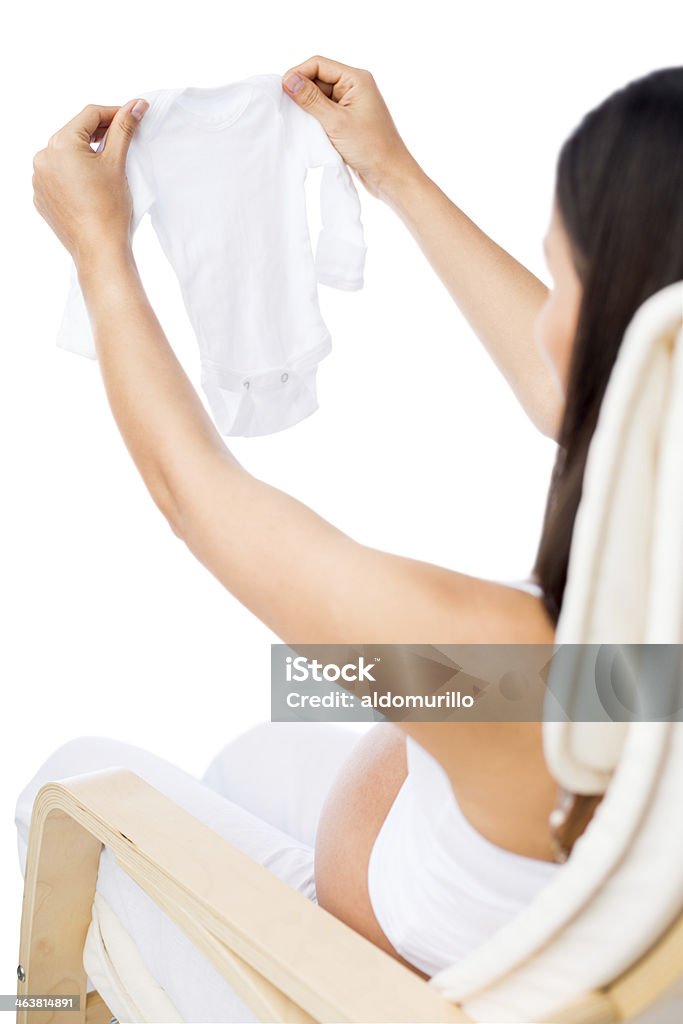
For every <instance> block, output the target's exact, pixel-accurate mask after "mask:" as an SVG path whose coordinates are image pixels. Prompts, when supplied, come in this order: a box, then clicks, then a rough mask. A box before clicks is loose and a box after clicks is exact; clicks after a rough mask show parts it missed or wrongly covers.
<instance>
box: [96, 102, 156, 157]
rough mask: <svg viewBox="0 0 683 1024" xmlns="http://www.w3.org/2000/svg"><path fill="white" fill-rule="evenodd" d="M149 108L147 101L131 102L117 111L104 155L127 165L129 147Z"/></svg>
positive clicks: (108, 132)
mask: <svg viewBox="0 0 683 1024" xmlns="http://www.w3.org/2000/svg"><path fill="white" fill-rule="evenodd" d="M148 107H149V103H148V102H147V100H139V99H138V100H129V101H128V103H124V105H123V106H122V107H119V109H118V110H117V111H116V114H115V115H114V117H113V118H112V122H111V124H110V125H109V128H108V129H107V137H106V139H105V144H104V153H105V155H107V154H108V156H109V159H110V160H111V159H113V160H116V162H117V163H119V164H121V166H123V165H124V164H125V162H126V156H127V154H128V147H129V146H130V143H131V140H132V138H133V136H134V135H135V132H136V130H137V127H138V125H139V124H140V121H141V120H142V118H143V117H144V116H145V113H146V111H147V109H148Z"/></svg>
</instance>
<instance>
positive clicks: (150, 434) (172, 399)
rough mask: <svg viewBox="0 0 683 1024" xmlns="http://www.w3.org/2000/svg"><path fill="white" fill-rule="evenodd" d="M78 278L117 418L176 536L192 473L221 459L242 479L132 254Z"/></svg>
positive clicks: (113, 253)
mask: <svg viewBox="0 0 683 1024" xmlns="http://www.w3.org/2000/svg"><path fill="white" fill-rule="evenodd" d="M78 275H79V281H80V284H81V288H82V291H83V296H84V299H85V302H86V304H87V307H88V312H89V315H90V320H91V325H92V329H93V334H94V339H95V346H96V350H97V356H98V360H99V364H100V369H101V372H102V378H103V381H104V385H105V389H106V392H107V397H108V400H109V404H110V406H111V409H112V412H113V414H114V418H115V420H116V422H117V425H118V427H119V430H120V431H121V434H122V436H123V439H124V441H125V443H126V446H127V447H128V450H129V451H130V454H131V456H132V458H133V460H134V462H135V464H136V466H137V467H138V470H139V471H140V474H141V475H142V477H143V480H144V481H145V483H146V485H147V487H148V489H149V491H150V493H151V495H152V497H153V498H154V500H155V502H156V503H157V505H158V506H159V507H160V508H161V510H162V512H163V513H164V514H165V515H166V517H167V518H168V520H169V522H170V524H171V526H172V527H173V529H174V530H176V532H179V533H181V532H182V530H183V524H182V515H183V509H184V500H183V495H184V492H185V491H186V489H187V488H188V487H191V486H192V476H193V467H194V469H195V471H201V461H202V459H204V458H212V459H213V458H221V459H222V460H223V461H224V462H225V463H226V469H227V468H228V466H229V465H232V466H234V469H235V473H236V474H237V473H241V472H242V471H241V468H240V467H239V465H238V463H237V461H236V460H235V459H234V458H233V457H232V456H231V455H230V453H229V452H228V450H227V448H226V447H225V445H224V444H223V442H222V440H221V438H220V436H219V435H218V433H217V432H216V429H215V427H214V425H213V423H212V422H211V420H210V418H209V417H208V415H207V414H206V412H205V410H204V408H203V406H202V404H201V402H200V400H199V398H198V396H197V393H196V392H195V390H194V388H193V387H192V385H191V383H190V381H189V380H188V378H187V376H186V374H185V372H184V370H183V369H182V367H181V366H180V363H179V362H178V360H177V359H176V356H175V354H174V352H173V350H172V348H171V346H170V345H169V343H168V340H167V338H166V335H165V334H164V331H163V329H162V327H161V325H160V323H159V321H158V319H157V317H156V314H155V312H154V310H153V309H152V307H151V305H150V303H149V301H148V299H147V296H146V294H145V291H144V288H143V286H142V282H141V280H140V276H139V274H138V270H137V267H136V265H135V261H134V258H133V256H132V254H131V252H130V251H129V250H125V249H119V248H111V249H108V248H106V247H104V248H102V249H101V250H99V251H98V252H97V253H96V254H93V255H90V256H88V257H87V258H84V259H82V260H81V261H80V262H79V265H78Z"/></svg>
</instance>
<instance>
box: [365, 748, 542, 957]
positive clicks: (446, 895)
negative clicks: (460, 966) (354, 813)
mask: <svg viewBox="0 0 683 1024" xmlns="http://www.w3.org/2000/svg"><path fill="white" fill-rule="evenodd" d="M406 750H407V756H408V775H407V777H406V779H405V781H404V783H403V785H402V787H401V789H400V791H399V793H398V795H397V797H396V799H395V801H394V803H393V804H392V806H391V808H390V810H389V813H388V815H387V817H386V819H385V821H384V824H383V826H382V828H381V829H380V832H379V834H378V836H377V838H376V840H375V844H374V846H373V849H372V853H371V855H370V863H369V866H368V890H369V895H370V902H371V903H372V909H373V910H374V912H375V916H376V918H377V920H378V922H379V924H380V927H381V928H382V931H383V932H384V934H385V935H386V937H387V938H388V939H389V942H390V943H391V944H392V946H393V947H394V949H395V950H396V952H397V953H400V955H401V956H402V957H404V958H405V959H406V960H407V961H408V962H409V963H411V964H413V965H414V966H415V967H417V968H418V969H419V970H421V971H424V972H425V974H427V975H429V976H430V977H431V976H432V975H433V974H436V973H437V971H440V970H442V969H443V968H445V967H448V966H450V965H451V964H455V963H457V962H458V961H459V960H461V959H462V958H463V957H464V956H466V954H467V953H469V952H471V950H472V949H474V947H475V946H478V945H479V944H480V943H482V942H484V941H485V940H486V939H488V938H489V937H490V936H491V935H492V934H493V933H494V932H495V931H497V930H498V929H499V928H500V927H501V926H502V925H504V924H506V923H507V921H509V920H510V919H511V918H512V917H514V915H515V914H517V913H518V912H519V911H520V910H522V908H523V907H525V906H526V905H527V904H528V903H530V902H531V900H532V899H533V898H534V896H536V894H537V893H538V891H539V890H540V889H541V888H542V887H543V886H544V885H545V884H546V883H547V882H548V881H550V879H551V878H552V877H553V875H554V874H555V871H556V870H557V869H558V867H560V865H559V864H553V863H550V862H548V861H542V860H535V859H533V858H531V857H522V856H519V855H518V854H515V853H510V852H509V851H508V850H504V849H503V848H502V847H499V846H496V845H495V844H494V843H492V842H490V841H489V840H488V839H485V838H484V837H483V836H482V835H481V834H480V833H479V832H477V830H476V829H475V828H474V827H473V826H472V825H470V823H469V822H468V821H467V819H466V818H465V817H464V815H463V814H462V812H461V810H460V808H459V806H458V803H457V801H456V799H455V795H454V793H453V789H452V787H451V784H450V781H449V779H448V776H447V775H446V773H445V771H444V770H443V768H442V767H441V765H440V764H439V762H438V761H437V760H436V759H435V758H433V757H432V755H431V754H430V753H428V752H427V751H426V750H425V749H424V748H423V747H421V746H420V745H419V744H418V743H416V742H415V741H414V740H412V739H410V737H408V738H407V744H406Z"/></svg>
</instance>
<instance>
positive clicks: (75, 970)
mask: <svg viewBox="0 0 683 1024" xmlns="http://www.w3.org/2000/svg"><path fill="white" fill-rule="evenodd" d="M103 845H104V846H107V847H109V848H110V849H111V850H112V852H113V853H114V855H115V857H116V860H117V863H118V864H119V865H120V867H121V868H122V869H123V870H124V871H126V872H127V873H128V874H129V875H130V876H131V878H133V879H134V881H136V882H137V883H138V884H139V885H140V886H141V887H142V888H143V889H144V890H145V891H146V892H147V893H148V895H149V896H150V897H151V898H152V899H154V900H155V901H156V902H157V904H158V905H159V906H160V907H161V908H162V909H163V910H164V911H165V912H166V913H167V914H168V915H169V916H170V917H171V918H172V920H173V921H174V922H175V923H176V924H177V925H178V926H179V927H180V928H182V929H183V930H184V931H185V932H186V934H187V935H188V936H189V937H190V938H191V939H192V941H193V942H194V943H195V944H196V945H197V946H198V948H199V949H201V950H202V952H203V953H204V954H205V955H206V956H207V957H209V959H210V960H211V961H212V962H213V963H214V965H215V966H216V968H217V969H218V970H219V971H220V972H221V974H222V975H223V976H224V977H225V978H226V979H227V980H228V981H229V982H230V984H231V985H232V986H233V987H234V988H235V990H236V991H237V993H238V994H239V995H240V997H241V998H242V999H243V1000H244V1001H245V1002H246V1003H247V1004H248V1005H250V1006H251V1007H252V1009H253V1010H254V1012H255V1014H256V1015H257V1016H258V1017H259V1018H260V1019H261V1020H263V1021H278V1022H282V1024H315V1022H322V1021H326V1022H332V1021H334V1022H356V1024H360V1022H363V1024H375V1022H376V1024H380V1022H382V1024H384V1022H387V1021H391V1022H393V1024H401V1022H406V1024H408V1022H410V1024H419V1022H430V1024H446V1022H451V1024H466V1022H467V1021H469V1020H470V1018H468V1017H467V1015H466V1014H465V1013H464V1012H463V1010H462V1009H461V1008H460V1007H458V1006H455V1005H453V1004H452V1003H449V1002H447V1001H446V1000H445V999H444V998H443V996H441V995H440V993H439V992H437V991H436V990H435V989H434V988H433V987H432V986H430V985H428V984H427V983H426V982H425V981H424V980H422V979H421V978H419V977H418V976H417V975H416V974H414V973H413V972H412V971H410V970H409V969H408V968H406V967H404V966H402V965H401V964H399V963H398V961H397V960H395V959H394V958H393V957H391V956H389V955H387V954H386V953H384V952H383V951H382V950H380V949H378V948H377V947H376V946H374V945H373V944H372V943H370V942H368V941H367V940H366V939H364V938H363V937H362V936H360V935H358V933H356V932H354V931H353V930H352V929H351V928H349V927H348V926H347V925H345V924H343V923H342V922H341V921H339V920H337V919H336V918H335V917H333V916H332V915H331V914H329V913H327V912H326V911H325V910H323V909H322V908H321V907H319V906H317V905H316V904H315V903H312V902H311V901H309V900H307V899H306V898H305V897H304V896H302V895H301V894H300V893H298V892H296V891H295V890H293V889H291V888H290V887H289V886H287V885H286V884H285V883H284V882H283V881H281V880H280V879H278V878H276V877H275V876H274V875H273V874H271V873H270V872H269V871H268V870H267V869H266V868H264V867H262V866H261V865H259V864H256V863H254V862H253V861H251V860H250V859H249V857H247V856H246V855H245V854H244V853H242V852H241V851H240V850H237V849H236V848H234V847H233V846H232V845H231V844H230V843H229V842H227V841H226V840H225V839H223V838H222V837H221V836H219V835H218V834H217V833H215V832H213V831H212V830H211V829H210V828H208V827H207V826H205V825H204V824H202V823H201V822H200V821H198V820H197V819H196V818H194V817H193V816H192V815H190V814H188V813H187V812H186V811H185V810H183V809H182V808H180V807H178V806H177V805H176V804H175V803H174V802H173V801H172V800H170V799H168V798H167V797H166V796H164V795H163V794H161V793H159V792H158V791H157V790H156V789H154V788H153V787H152V786H150V785H149V784H148V783H146V782H144V781H143V780H142V779H140V778H139V777H138V776H136V775H135V774H134V773H132V772H129V771H126V770H123V769H111V770H106V771H101V772H94V773H92V774H89V775H81V776H77V777H74V778H71V779H68V780H64V781H61V782H55V783H50V784H48V785H47V786H44V787H43V788H42V789H41V791H40V793H39V794H38V796H37V798H36V801H35V804H34V809H33V817H32V821H31V831H30V837H29V846H28V856H27V862H26V873H25V883H24V902H23V912H22V925H21V943H20V953H19V963H20V965H21V967H22V969H23V971H22V972H21V977H23V980H20V981H19V984H18V995H19V996H26V995H29V994H36V995H37V994H41V995H47V994H52V995H79V996H80V1009H79V1010H77V1011H73V1012H72V1011H64V1010H60V1011H56V1012H55V1011H36V1010H30V1011H28V1010H25V1009H20V1010H19V1011H18V1013H17V1021H18V1024H29V1019H30V1021H31V1022H34V1021H41V1022H42V1024H47V1022H48V1021H52V1020H53V1019H54V1020H55V1022H56V1024H71V1022H73V1024H75V1022H78V1024H85V1022H87V1024H108V1022H109V1019H110V1016H111V1014H110V1012H109V1010H108V1008H107V1007H106V1005H105V1004H104V1002H103V1001H102V999H101V998H100V997H99V995H98V994H97V993H91V994H90V995H89V996H87V998H86V974H85V970H84V968H83V946H84V942H85V937H86V933H87V929H88V926H89V923H90V919H91V910H92V902H93V897H94V893H95V885H96V881H97V870H98V864H99V857H100V853H101V850H102V847H103ZM226 879H229V884H226ZM681 975H683V916H682V917H681V918H679V919H678V921H677V922H676V923H675V924H674V926H673V927H672V928H671V929H669V931H668V932H667V934H666V935H664V936H662V937H661V938H660V940H659V941H658V943H657V944H656V945H655V946H654V947H653V948H652V949H651V950H650V951H649V952H648V953H647V955H646V956H644V957H643V958H642V959H641V960H640V961H638V963H636V964H634V965H633V966H632V967H631V968H630V969H629V970H628V971H627V972H626V973H625V974H623V975H622V976H621V977H620V978H617V979H615V980H614V981H613V982H612V983H611V984H610V985H609V986H607V987H606V988H605V989H604V990H602V991H600V992H591V993H586V995H585V996H584V997H583V998H582V999H581V1000H580V1001H579V1002H577V1003H576V1004H574V1005H573V1006H570V1007H567V1008H566V1009H565V1010H564V1011H563V1012H562V1013H560V1014H559V1015H556V1016H555V1018H554V1021H553V1022H552V1024H616V1022H618V1021H622V1020H626V1019H628V1018H629V1017H631V1016H633V1015H634V1014H636V1013H639V1012H640V1011H641V1010H642V1009H644V1008H645V1007H647V1006H648V1005H650V1004H651V1003H652V1002H654V1001H655V1000H656V999H657V998H658V997H659V995H660V994H662V993H663V992H665V991H666V989H668V988H669V986H670V985H672V984H673V983H674V982H675V981H676V980H677V979H678V978H679V977H680V976H681ZM538 1024H550V1022H538Z"/></svg>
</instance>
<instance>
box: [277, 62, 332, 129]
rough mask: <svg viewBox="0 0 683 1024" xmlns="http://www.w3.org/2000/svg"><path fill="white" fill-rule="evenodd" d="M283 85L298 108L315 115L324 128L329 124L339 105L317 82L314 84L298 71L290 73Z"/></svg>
mask: <svg viewBox="0 0 683 1024" xmlns="http://www.w3.org/2000/svg"><path fill="white" fill-rule="evenodd" d="M282 84H283V85H284V87H285V91H286V92H287V94H288V95H289V96H291V97H292V99H293V100H294V102H295V103H296V104H297V105H298V106H300V107H303V109H304V110H306V111H308V113H309V114H313V116H314V117H315V118H316V120H318V121H320V123H321V125H322V126H323V128H324V127H325V125H326V123H329V120H330V117H331V116H332V115H333V114H334V112H335V110H336V107H337V104H336V103H333V102H332V100H330V99H328V98H327V96H326V95H325V93H324V92H322V90H321V89H319V88H318V86H317V85H316V84H315V82H312V81H311V80H310V78H305V77H304V76H303V75H300V74H299V73H298V71H288V72H287V74H286V75H285V77H284V79H283V83H282Z"/></svg>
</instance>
